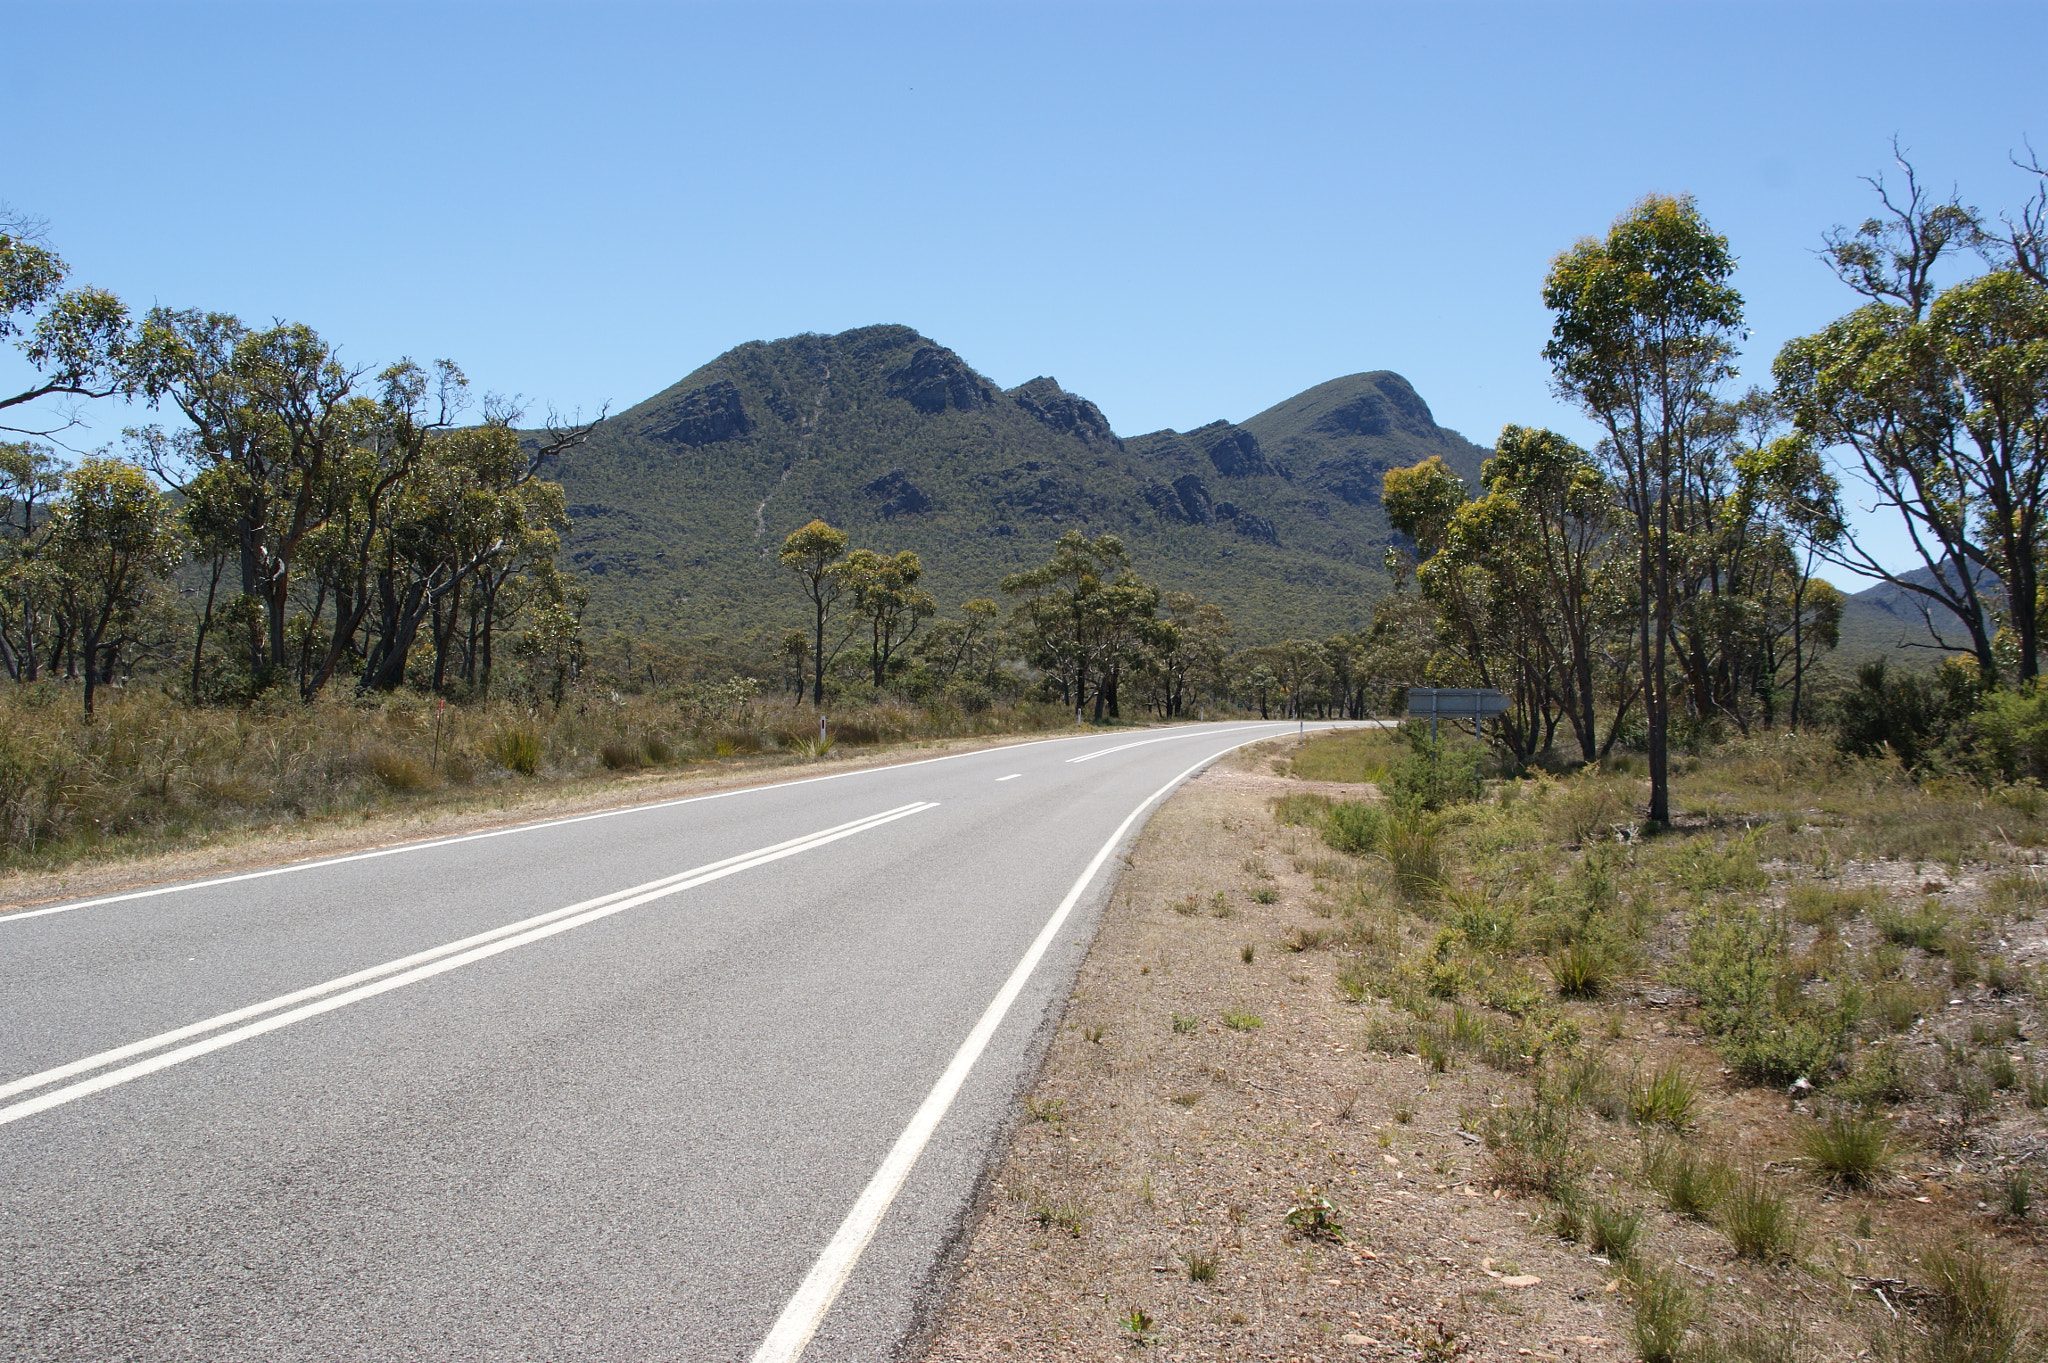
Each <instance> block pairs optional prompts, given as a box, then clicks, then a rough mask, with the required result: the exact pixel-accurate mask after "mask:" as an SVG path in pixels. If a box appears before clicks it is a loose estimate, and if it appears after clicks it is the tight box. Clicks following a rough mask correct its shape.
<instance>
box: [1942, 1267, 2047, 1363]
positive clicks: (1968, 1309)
mask: <svg viewBox="0 0 2048 1363" xmlns="http://www.w3.org/2000/svg"><path fill="white" fill-rule="evenodd" d="M1920 1268H1921V1272H1922V1274H1923V1275H1924V1276H1925V1278H1926V1285H1927V1289H1928V1293H1929V1300H1928V1302H1927V1305H1926V1307H1925V1315H1926V1317H1927V1326H1928V1337H1927V1341H1926V1344H1925V1348H1924V1352H1923V1357H1925V1358H1926V1359H1927V1360H1928V1363H2031V1360H2036V1359H2039V1358H2040V1357H2041V1356H2042V1354H2043V1352H2044V1347H2043V1346H2044V1343H2048V1341H2044V1340H2043V1339H2042V1338H2041V1336H2040V1334H2039V1331H2038V1330H2037V1329H2036V1327H2035V1325H2034V1322H2033V1320H2032V1318H2031V1312H2030V1311H2029V1310H2028V1309H2027V1305H2026V1302H2025V1300H2024V1298H2023V1297H2022V1296H2021V1294H2020V1290H2019V1288H2018V1287H2017V1286H2016V1285H2015V1284H2014V1282H2013V1280H2012V1277H2011V1275H2010V1274H2008V1273H2007V1272H2006V1271H2005V1270H2004V1269H2003V1268H2001V1267H2000V1266H1999V1265H1998V1263H1997V1262H1996V1260H1995V1259H1994V1258H1993V1257H1992V1255H1991V1254H1989V1253H1987V1252H1986V1251H1985V1250H1984V1248H1982V1247H1981V1246H1977V1245H1972V1244H1968V1243H1957V1244H1954V1245H1936V1246H1932V1247H1929V1248H1927V1249H1924V1250H1922V1251H1921V1253H1920Z"/></svg>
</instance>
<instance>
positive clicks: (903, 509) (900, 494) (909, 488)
mask: <svg viewBox="0 0 2048 1363" xmlns="http://www.w3.org/2000/svg"><path fill="white" fill-rule="evenodd" d="M861 491H862V492H864V493H866V494H867V495H868V496H870V497H872V498H874V499H875V500H876V501H877V502H879V503H880V504H881V505H880V506H879V507H877V508H876V509H877V510H879V511H880V512H881V513H882V514H883V515H884V516H916V515H921V514H922V513H924V512H926V511H929V510H931V509H932V499H931V498H930V497H927V496H926V495H925V493H924V489H923V488H921V487H919V486H918V485H917V484H916V483H913V482H911V481H910V475H909V474H907V473H905V472H904V471H903V470H902V469H890V470H889V471H888V472H887V473H885V474H883V475H882V476H881V477H879V478H877V479H875V481H874V482H872V483H867V484H864V485H863V486H862V487H861Z"/></svg>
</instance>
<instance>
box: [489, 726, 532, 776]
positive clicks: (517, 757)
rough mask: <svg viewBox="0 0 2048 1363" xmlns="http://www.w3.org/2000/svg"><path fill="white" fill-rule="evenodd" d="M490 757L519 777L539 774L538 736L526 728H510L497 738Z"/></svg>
mask: <svg viewBox="0 0 2048 1363" xmlns="http://www.w3.org/2000/svg"><path fill="white" fill-rule="evenodd" d="M491 755H492V756H493V757H495V758H497V759H498V764H499V765H500V766H502V767H504V768H505V769H506V770H507V771H516V772H518V773H519V774H520V775H521V776H537V775H539V774H540V762H541V749H540V735H539V734H538V733H536V732H535V731H534V730H532V729H528V728H510V729H506V730H504V731H503V732H502V733H500V734H499V735H498V737H497V741H496V743H495V744H494V746H493V748H492V752H491Z"/></svg>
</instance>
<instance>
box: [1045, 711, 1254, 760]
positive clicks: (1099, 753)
mask: <svg viewBox="0 0 2048 1363" xmlns="http://www.w3.org/2000/svg"><path fill="white" fill-rule="evenodd" d="M1284 723H1286V721H1285V720H1262V721H1260V723H1259V724H1240V725H1238V726H1237V727H1236V728H1233V729H1211V730H1209V731H1208V732H1209V736H1210V737H1211V738H1215V737H1219V736H1221V735H1223V734H1237V733H1243V732H1244V731H1245V730H1246V729H1256V728H1260V727H1262V726H1263V725H1265V724H1284ZM1195 732H1196V733H1200V732H1201V731H1200V730H1197V731H1195ZM1187 737H1189V735H1188V734H1184V733H1183V734H1165V735H1163V736H1161V737H1159V738H1141V739H1139V740H1137V741H1136V742H1135V743H1119V744H1117V745H1116V746H1115V747H1114V748H1098V749H1096V750H1095V751H1094V752H1085V753H1082V754H1081V755H1080V756H1079V757H1069V758H1068V759H1067V765H1068V766H1073V765H1075V764H1077V763H1081V762H1093V761H1094V760H1095V759H1096V758H1098V757H1107V756H1109V755H1110V754H1111V753H1118V752H1123V751H1125V750H1126V749H1129V748H1142V747H1144V746H1145V745H1146V744H1147V743H1164V742H1167V741H1168V740H1169V739H1175V738H1187Z"/></svg>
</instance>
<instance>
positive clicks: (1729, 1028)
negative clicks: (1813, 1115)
mask: <svg viewBox="0 0 2048 1363" xmlns="http://www.w3.org/2000/svg"><path fill="white" fill-rule="evenodd" d="M1680 974H1681V975H1682V977H1683V978H1684V980H1685V982H1686V983H1687V984H1688V985H1689V986H1690V987H1691V989H1692V990H1693V992H1694V993H1695V994H1696V995H1697V996H1698V998H1699V1002H1700V1023H1701V1025H1702V1026H1703V1027H1704V1028H1705V1029H1706V1032H1707V1035H1709V1036H1710V1037H1713V1038H1714V1039H1715V1044H1716V1046H1717V1047H1718V1048H1719V1049H1720V1052H1721V1056H1722V1059H1723V1060H1725V1061H1726V1062H1727V1064H1728V1066H1729V1068H1730V1069H1732V1070H1733V1071H1734V1072H1735V1073H1736V1074H1737V1075H1738V1076H1740V1077H1741V1078H1743V1079H1744V1080H1746V1081H1748V1082H1750V1083H1753V1084H1778V1085H1783V1084H1788V1083H1790V1082H1791V1081H1792V1080H1794V1079H1799V1078H1819V1077H1823V1076H1825V1075H1826V1074H1827V1072H1828V1071H1829V1070H1830V1069H1831V1068H1832V1067H1833V1064H1834V1060H1835V1056H1836V1054H1837V1053H1838V1052H1839V1050H1840V1049H1841V1043H1842V1035H1843V1032H1844V1029H1845V1019H1844V1018H1843V1017H1842V1015H1841V1013H1840V1012H1839V1011H1837V1010H1835V1009H1832V1008H1829V1007H1827V1006H1825V1004H1823V1003H1822V1002H1820V1001H1818V1000H1814V999H1809V998H1807V997H1806V996H1804V995H1803V994H1801V993H1800V992H1799V991H1798V989H1797V987H1796V986H1797V981H1796V979H1794V978H1792V977H1790V976H1788V975H1787V971H1786V962H1785V941H1784V932H1783V930H1782V927H1781V925H1779V924H1777V923H1775V922H1772V921H1769V920H1767V919H1765V918H1764V917H1763V916H1762V914H1760V913H1759V912H1758V911H1757V910H1756V909H1755V908H1753V907H1732V906H1726V905H1723V906H1718V907H1710V908H1705V909H1702V910H1700V911H1699V912H1698V913H1697V914H1696V915H1695V917H1694V920H1693V926H1692V932H1691V935H1690V938H1689V939H1688V943H1687V954H1686V960H1685V962H1684V964H1683V966H1682V967H1681V970H1680Z"/></svg>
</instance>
